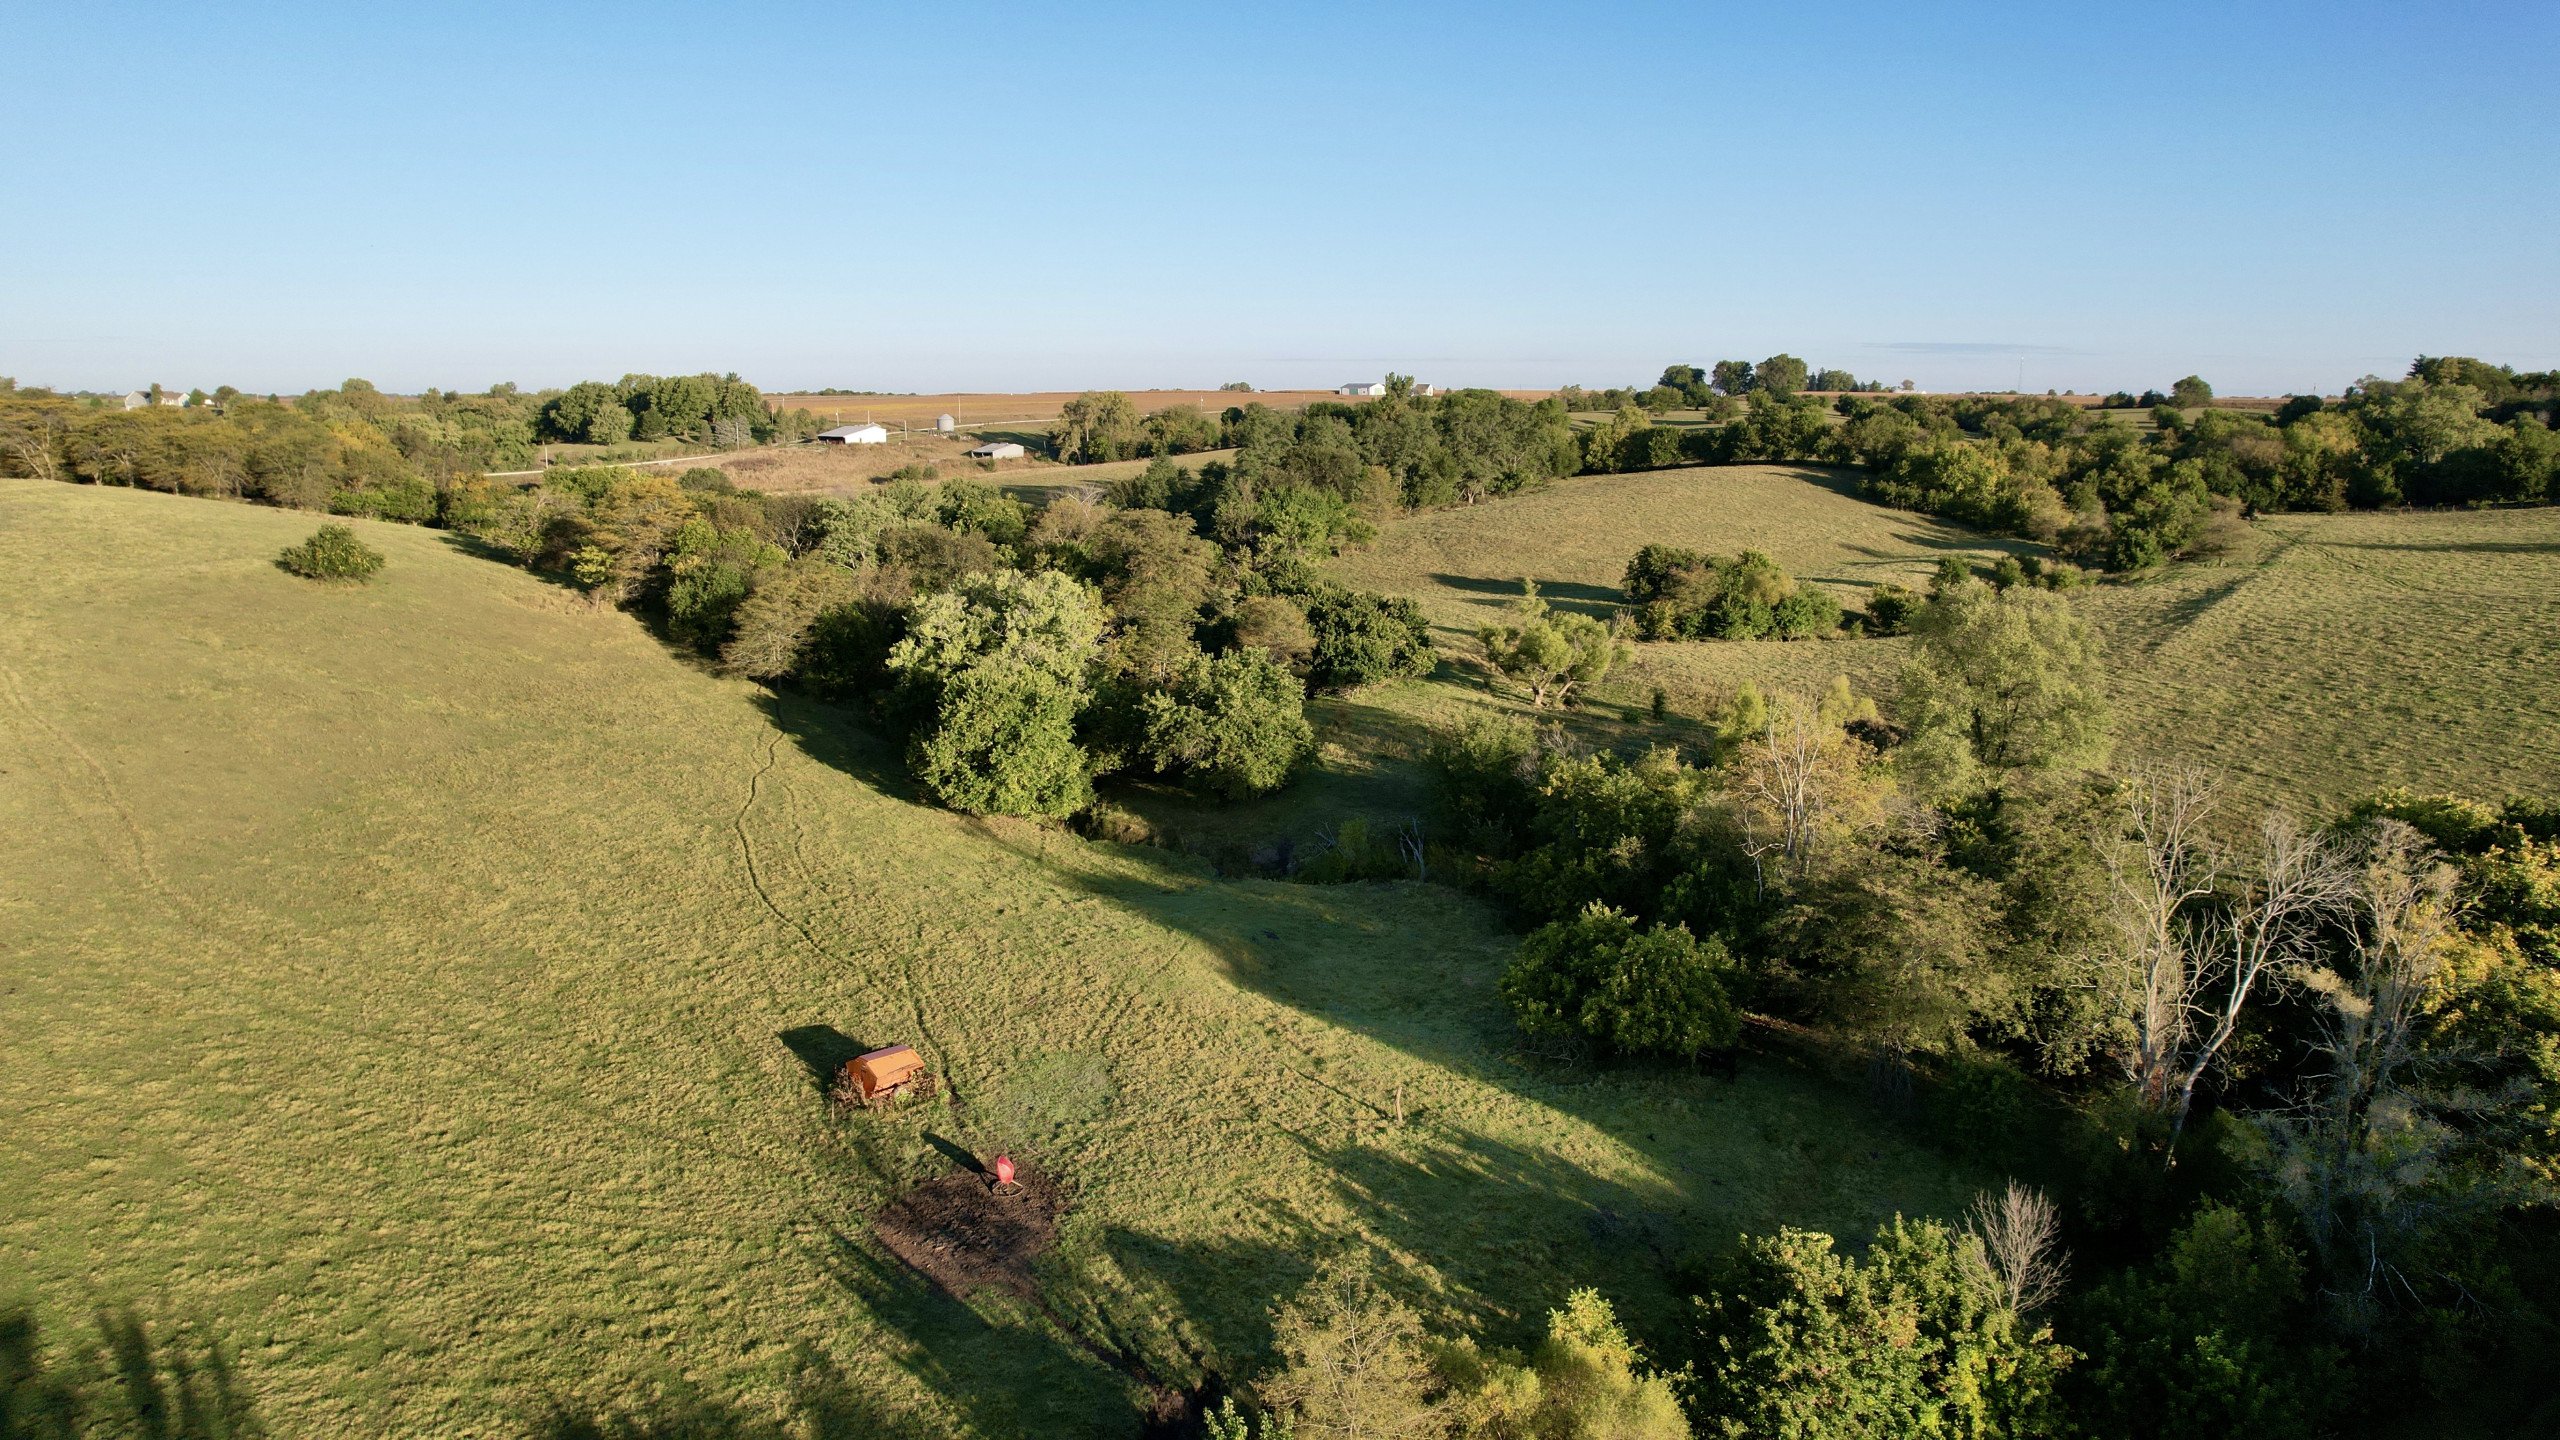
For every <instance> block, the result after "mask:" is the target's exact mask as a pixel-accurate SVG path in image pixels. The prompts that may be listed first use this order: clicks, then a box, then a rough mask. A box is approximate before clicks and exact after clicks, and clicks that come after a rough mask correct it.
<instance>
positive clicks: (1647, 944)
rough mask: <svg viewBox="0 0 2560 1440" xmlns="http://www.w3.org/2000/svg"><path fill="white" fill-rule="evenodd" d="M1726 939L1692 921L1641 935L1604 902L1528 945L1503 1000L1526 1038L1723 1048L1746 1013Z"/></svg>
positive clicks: (1546, 929) (1672, 1049)
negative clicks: (1693, 927) (1736, 998)
mask: <svg viewBox="0 0 2560 1440" xmlns="http://www.w3.org/2000/svg"><path fill="white" fill-rule="evenodd" d="M1727 968H1728V961H1727V959H1726V956H1725V949H1724V942H1722V941H1721V940H1718V939H1716V938H1715V937H1713V936H1709V937H1708V938H1707V939H1705V940H1704V941H1701V940H1699V939H1698V938H1697V937H1695V936H1693V935H1691V934H1690V933H1689V929H1688V927H1687V926H1685V925H1655V926H1652V927H1650V928H1648V929H1642V930H1639V929H1638V928H1637V927H1636V922H1635V920H1634V919H1633V918H1632V917H1630V916H1629V915H1627V913H1626V912H1624V911H1622V910H1615V909H1611V908H1610V907H1609V906H1607V905H1603V904H1601V903H1599V902H1597V901H1594V902H1592V903H1591V904H1590V905H1589V906H1588V907H1586V908H1585V909H1584V910H1583V912H1582V913H1581V914H1580V915H1578V916H1575V917H1574V918H1572V919H1570V920H1558V921H1555V922H1554V923H1552V924H1548V925H1543V926H1540V927H1539V928H1538V929H1536V930H1534V931H1532V932H1530V934H1529V937H1528V938H1527V939H1525V940H1523V941H1521V942H1520V954H1519V957H1518V958H1517V959H1515V960H1513V961H1512V962H1511V966H1510V968H1509V969H1507V970H1505V971H1504V972H1503V975H1502V987H1501V988H1502V998H1503V1001H1504V1003H1506V1004H1507V1005H1509V1006H1510V1007H1511V1016H1512V1019H1513V1020H1515V1021H1517V1022H1518V1023H1519V1026H1520V1028H1521V1030H1522V1031H1524V1032H1525V1033H1527V1034H1529V1035H1532V1036H1537V1037H1540V1038H1545V1039H1563V1040H1571V1041H1575V1042H1578V1043H1588V1044H1591V1045H1594V1046H1596V1047H1597V1048H1599V1049H1600V1050H1602V1051H1603V1052H1606V1053H1609V1054H1613V1055H1621V1056H1630V1057H1652V1058H1658V1059H1665V1060H1692V1059H1695V1058H1697V1057H1698V1056H1700V1055H1702V1054H1704V1053H1706V1052H1707V1051H1709V1050H1721V1049H1723V1048H1725V1047H1727V1046H1729V1045H1731V1044H1732V1043H1733V1041H1734V1037H1735V1036H1736V1035H1737V1034H1739V1033H1740V1031H1741V1027H1742V1017H1741V1016H1740V1014H1739V1013H1738V1012H1737V1011H1736V1010H1735V1009H1734V1006H1733V1001H1732V1000H1731V999H1730V998H1729V997H1728V996H1727V994H1726V992H1725V985H1724V972H1725V970H1726V969H1727Z"/></svg>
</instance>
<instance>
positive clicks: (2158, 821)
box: [1430, 578, 2560, 1436]
mask: <svg viewBox="0 0 2560 1440" xmlns="http://www.w3.org/2000/svg"><path fill="white" fill-rule="evenodd" d="M1908 623H1909V626H1910V628H1911V630H1912V632H1913V634H1914V635H1915V637H1916V642H1915V646H1914V655H1913V658H1912V660H1911V662H1910V664H1909V667H1908V669H1907V671H1906V673H1905V674H1904V675H1903V676H1902V677H1901V682H1900V685H1899V689H1898V694H1897V695H1896V697H1895V699H1894V702H1893V704H1892V705H1891V707H1890V709H1889V710H1880V709H1879V707H1878V706H1876V705H1875V704H1874V703H1873V702H1871V701H1868V700H1865V699H1863V698H1861V697H1858V696H1856V695H1855V694H1853V693H1852V691H1851V690H1850V687H1849V686H1848V684H1847V682H1845V681H1842V682H1837V683H1835V684H1834V686H1833V687H1832V689H1831V690H1830V691H1829V692H1828V693H1827V694H1825V695H1822V696H1818V697H1814V696H1795V695H1774V696H1764V695H1762V694H1760V693H1759V692H1757V691H1756V690H1753V689H1750V688H1748V687H1746V688H1745V689H1744V690H1743V691H1742V692H1741V693H1740V694H1739V695H1738V696H1737V697H1736V698H1735V699H1734V700H1733V702H1732V703H1731V704H1730V705H1729V706H1728V707H1727V708H1726V710H1725V711H1724V713H1723V714H1722V715H1721V716H1719V717H1717V724H1716V726H1715V728H1714V731H1713V735H1712V738H1711V739H1710V740H1709V741H1708V742H1707V743H1705V744H1704V745H1703V746H1702V747H1696V748H1694V749H1693V750H1692V751H1691V752H1689V753H1683V752H1681V751H1677V750H1674V749H1671V748H1668V747H1662V748H1656V749H1653V750H1650V751H1647V752H1645V753H1642V754H1640V755H1634V756H1621V755H1616V754H1609V753H1597V754H1586V753H1580V752H1578V751H1577V750H1575V749H1574V748H1573V747H1571V746H1568V745H1566V744H1564V743H1562V742H1561V741H1560V740H1559V739H1557V738H1555V737H1553V736H1547V735H1541V734H1540V733H1538V732H1536V731H1533V730H1532V729H1530V728H1529V727H1527V726H1525V725H1522V724H1518V723H1515V722H1510V721H1504V720H1493V719H1488V720H1483V721H1479V722H1477V723H1475V724H1473V725H1470V726H1468V727H1465V728H1463V729H1460V730H1457V731H1454V732H1451V733H1448V734H1446V735H1444V736H1443V737H1442V738H1441V739H1440V740H1439V741H1438V742H1437V744H1436V745H1435V747H1434V750H1433V753H1432V756H1431V760H1430V765H1431V768H1432V771H1433V773H1434V775H1435V777H1436V783H1437V786H1438V790H1439V793H1440V796H1441V803H1440V808H1441V818H1440V821H1439V824H1440V826H1441V832H1440V833H1441V834H1443V835H1444V836H1446V837H1448V838H1449V840H1450V842H1451V843H1450V844H1449V845H1447V846H1443V847H1435V849H1436V858H1435V860H1434V862H1433V863H1434V864H1435V865H1436V866H1438V867H1439V868H1440V870H1441V872H1442V873H1444V874H1456V875H1460V876H1464V877H1467V878H1469V879H1470V880H1471V881H1472V883H1475V884H1477V885H1478V886H1479V887H1480V888H1481V889H1482V890H1483V892H1484V893H1485V894H1486V895H1487V896H1488V897H1489V898H1490V899H1492V900H1493V901H1494V903H1496V904H1497V905H1499V906H1501V907H1502V908H1503V909H1504V910H1505V911H1506V912H1507V913H1508V914H1509V915H1510V916H1511V917H1512V918H1513V920H1514V922H1515V923H1516V924H1517V925H1518V926H1519V927H1520V928H1521V929H1522V930H1523V931H1524V932H1525V934H1526V938H1525V940H1524V942H1523V944H1522V946H1521V949H1520V952H1519V955H1518V958H1517V959H1516V960H1515V962H1514V963H1513V965H1512V967H1511V969H1510V971H1509V973H1508V974H1506V976H1505V977H1504V979H1503V982H1502V987H1501V988H1502V993H1503V995H1504V997H1505V999H1506V1000H1507V1001H1508V1002H1509V1004H1510V1005H1511V1007H1512V1010H1513V1013H1514V1015H1515V1016H1516V1018H1517V1020H1518V1022H1519V1025H1520V1029H1521V1031H1522V1033H1523V1035H1524V1036H1525V1037H1526V1038H1527V1041H1528V1043H1529V1044H1530V1045H1531V1047H1532V1048H1533V1049H1535V1050H1538V1051H1541V1052H1543V1053H1545V1054H1546V1055H1548V1056H1549V1057H1550V1058H1551V1060H1552V1061H1553V1063H1559V1064H1569V1065H1589V1064H1594V1063H1607V1062H1616V1063H1629V1062H1646V1063H1660V1062H1662V1061H1666V1060H1668V1061H1682V1060H1691V1059H1696V1058H1699V1057H1702V1056H1710V1055H1713V1054H1714V1053H1715V1052H1717V1051H1719V1050H1720V1049H1722V1048H1723V1047H1727V1046H1730V1045H1731V1044H1732V1043H1733V1042H1734V1038H1735V1036H1736V1034H1737V1033H1738V1031H1739V1028H1740V1026H1739V1020H1738V1017H1739V1015H1740V1014H1741V1013H1742V1012H1745V1011H1748V1012H1754V1013H1758V1014H1761V1015H1767V1016H1772V1017H1776V1018H1777V1019H1780V1020H1783V1021H1788V1022H1793V1023H1794V1024H1797V1025H1801V1026H1807V1027H1811V1028H1812V1029H1813V1031H1815V1032H1816V1033H1818V1034H1819V1035H1821V1036H1823V1037H1826V1039H1827V1042H1828V1043H1830V1044H1832V1045H1835V1046H1839V1047H1843V1048H1845V1049H1847V1050H1849V1051H1850V1052H1852V1053H1864V1054H1866V1055H1869V1056H1871V1057H1873V1060H1872V1068H1871V1073H1872V1075H1873V1076H1874V1077H1875V1083H1876V1085H1877V1093H1878V1094H1879V1096H1880V1098H1883V1099H1885V1100H1886V1101H1887V1103H1891V1104H1899V1105H1904V1106H1909V1107H1916V1108H1917V1109H1918V1110H1919V1112H1920V1113H1921V1115H1922V1117H1923V1120H1924V1123H1926V1124H1927V1125H1928V1126H1929V1127H1930V1129H1931V1130H1932V1131H1933V1133H1935V1134H1936V1135H1938V1136H1939V1137H1940V1138H1941V1139H1942V1141H1943V1142H1945V1143H1950V1144H1953V1145H1957V1146H1959V1147H1962V1148H1966V1149H1969V1150H1971V1151H1972V1152H1973V1153H1974V1154H1975V1156H1976V1158H1978V1159H1980V1160H1982V1161H1985V1162H1987V1163H1991V1164H1995V1165H2000V1166H2006V1167H2010V1168H2013V1169H2016V1170H2023V1171H2029V1172H2041V1173H2044V1174H2047V1175H2050V1176H2053V1177H2057V1179H2058V1181H2059V1182H2060V1183H2058V1184H2057V1186H2056V1188H2057V1190H2058V1192H2059V1194H2058V1197H2057V1199H2047V1198H2046V1197H2045V1196H2044V1195H2043V1194H2042V1193H2040V1192H2036V1191H2033V1190H2031V1189H2026V1188H2019V1189H2016V1190H2014V1191H2012V1192H2009V1193H2006V1194H2002V1195H1994V1196H1987V1197H1985V1202H1984V1205H1983V1207H1982V1209H1981V1211H1980V1212H1979V1213H1978V1214H1977V1215H1976V1216H1975V1217H1974V1219H1973V1220H1972V1221H1971V1222H1970V1223H1968V1224H1967V1225H1965V1226H1962V1227H1955V1228H1950V1227H1947V1226H1942V1225H1935V1224H1902V1223H1896V1224H1893V1225H1889V1226H1887V1227H1886V1229H1885V1230H1884V1231H1883V1232H1881V1233H1879V1234H1878V1235H1877V1236H1876V1237H1875V1238H1874V1241H1873V1243H1872V1244H1870V1245H1869V1246H1868V1247H1867V1248H1866V1250H1865V1253H1864V1254H1863V1256H1860V1257H1858V1258H1850V1257H1849V1256H1847V1255H1844V1254H1842V1253H1839V1252H1838V1251H1837V1250H1836V1249H1835V1248H1834V1241H1833V1239H1832V1237H1829V1236H1825V1235H1819V1234H1811V1233H1807V1232H1800V1231H1780V1232H1777V1233H1775V1234H1772V1235H1764V1236H1757V1237H1750V1238H1748V1239H1747V1240H1746V1241H1745V1243H1744V1244H1743V1245H1742V1246H1741V1248H1740V1249H1739V1250H1733V1249H1728V1248H1726V1247H1725V1244H1724V1242H1725V1241H1726V1239H1727V1238H1728V1237H1722V1236H1700V1237H1695V1243H1696V1245H1697V1246H1698V1248H1699V1250H1700V1251H1701V1253H1702V1255H1704V1256H1705V1258H1704V1259H1702V1260H1701V1261H1700V1263H1699V1264H1698V1266H1697V1267H1696V1268H1695V1269H1693V1271H1692V1272H1691V1273H1692V1279H1693V1284H1694V1286H1695V1289H1696V1291H1697V1294H1698V1295H1699V1297H1700V1298H1699V1306H1698V1310H1697V1312H1696V1322H1695V1324H1694V1326H1693V1327H1692V1328H1691V1330H1690V1331H1689V1333H1688V1335H1687V1337H1686V1343H1687V1344H1688V1346H1689V1347H1690V1348H1689V1349H1688V1351H1687V1353H1686V1355H1685V1356H1682V1355H1680V1354H1679V1353H1678V1352H1676V1351H1675V1352H1673V1358H1675V1359H1679V1358H1685V1359H1686V1360H1687V1361H1688V1363H1689V1365H1690V1366H1691V1367H1692V1373H1693V1376H1694V1382H1693V1384H1692V1386H1691V1387H1690V1389H1689V1390H1688V1400H1689V1406H1688V1408H1689V1415H1690V1418H1691V1419H1692V1420H1693V1421H1695V1422H1696V1423H1697V1425H1698V1428H1699V1429H1700V1430H1701V1431H1702V1432H1705V1433H1717V1434H1763V1433H1772V1434H1775V1433H1784V1434H1799V1435H1822V1436H1828V1435H1843V1436H1846V1435H1867V1434H1905V1433H1941V1432H1948V1433H1974V1434H2040V1433H2087V1434H2091V1435H2102V1436H2132V1435H2150V1434H2165V1433H2179V1432H2192V1433H2242V1432H2246V1433H2251V1434H2276V1435H2304V1436H2307V1435H2319V1434H2331V1433H2358V1432H2361V1431H2363V1430H2365V1429H2366V1428H2367V1427H2369V1426H2377V1425H2388V1424H2391V1423H2397V1422H2399V1421H2403V1420H2407V1419H2411V1418H2415V1417H2421V1416H2426V1415H2429V1414H2432V1413H2435V1412H2436V1411H2437V1410H2438V1409H2440V1408H2444V1407H2448V1406H2452V1405H2453V1404H2454V1397H2457V1396H2464V1397H2466V1398H2464V1400H2463V1401H2462V1404H2463V1405H2464V1406H2467V1407H2469V1408H2471V1409H2473V1411H2474V1413H2476V1414H2478V1415H2480V1416H2481V1420H2482V1423H2484V1424H2487V1425H2489V1426H2491V1427H2492V1428H2495V1427H2497V1426H2499V1425H2510V1426H2512V1425H2526V1424H2527V1422H2528V1419H2529V1417H2531V1416H2532V1415H2533V1414H2534V1413H2535V1411H2534V1407H2535V1406H2536V1405H2541V1406H2543V1412H2542V1414H2541V1419H2542V1420H2543V1421H2545V1422H2547V1421H2548V1419H2549V1418H2550V1416H2549V1413H2548V1411H2549V1408H2550V1407H2549V1402H2548V1401H2546V1400H2542V1399H2538V1398H2537V1397H2536V1396H2534V1395H2532V1394H2526V1395H2520V1396H2503V1395H2483V1394H2481V1393H2480V1392H2478V1391H2477V1389H2476V1387H2477V1386H2478V1385H2479V1384H2480V1383H2481V1382H2482V1381H2484V1380H2485V1379H2486V1378H2487V1377H2489V1376H2492V1375H2495V1374H2498V1373H2500V1372H2501V1371H2502V1370H2503V1369H2505V1368H2506V1367H2510V1366H2513V1365H2515V1364H2518V1363H2521V1362H2522V1361H2523V1357H2525V1356H2528V1355H2531V1354H2533V1353H2536V1352H2537V1351H2545V1352H2547V1350H2548V1347H2550V1346H2551V1345H2552V1344H2553V1343H2555V1341H2560V1307H2555V1306H2554V1305H2553V1304H2552V1302H2551V1299H2550V1297H2551V1295H2553V1294H2555V1293H2560V1290H2555V1289H2553V1288H2552V1284H2553V1281H2554V1279H2555V1278H2560V1264H2555V1261H2560V1255H2555V1251H2554V1246H2553V1242H2552V1240H2551V1237H2550V1234H2549V1228H2548V1215H2549V1207H2550V1205H2551V1204H2552V1202H2553V1200H2554V1199H2555V1197H2560V1189H2556V1188H2555V1186H2560V809H2555V808H2553V807H2551V806H2548V805H2540V804H2531V803H2525V802H2509V803H2508V804H2506V805H2504V806H2483V805H2479V804H2475V803H2471V802H2468V801H2463V800H2458V799H2445V798H2424V797H2416V796H2410V795H2406V794H2394V795H2389V796H2384V797H2382V798H2380V799H2377V800H2375V801H2373V802H2371V803H2368V804H2366V805H2363V806H2360V807H2358V808H2357V809H2356V810H2354V811H2353V812H2351V813H2348V814H2345V815H2342V816H2338V817H2334V818H2333V819H2329V820H2325V821H2305V820H2303V819H2300V818H2297V817H2294V816H2291V815H2287V814H2284V813H2282V812H2267V813H2265V814H2261V815H2256V816H2251V815H2247V814H2243V813H2239V812H2238V811H2237V809H2236V808H2235V807H2231V806H2228V805H2226V804H2224V803H2222V801H2221V800H2220V798H2219V797H2218V795H2217V794H2216V790H2215V786H2214V784H2213V782H2212V781H2211V779H2210V777H2208V776H2204V775H2201V774H2199V773H2196V772H2194V771H2190V770H2181V769H2176V768H2168V767H2143V766H2136V767H2128V768H2124V769H2120V770H2110V769H2107V768H2104V767H2105V762H2106V760H2107V757H2108V755H2109V753H2110V746H2109V738H2108V725H2107V713H2106V706H2105V703H2104V700H2103V694H2104V684H2103V676H2102V674H2101V672H2100V660H2099V656H2098V654H2097V649H2096V645H2095V642H2094V639H2093V637H2092V636H2091V633H2090V632H2089V630H2088V627H2087V625H2086V623H2085V622H2084V621H2083V620H2081V619H2080V618H2079V617H2078V616H2077V615H2076V614H2075V613H2074V612H2073V610H2072V609H2071V608H2070V606H2069V604H2068V603H2067V601H2066V600H2065V599H2064V598H2063V597H2061V596H2058V595H2055V594H2053V593H2051V592H2049V591H2046V590H2043V589H2039V588H2036V587H2032V586H2023V585H2018V586H2012V587H2010V588H2008V589H2006V590H2000V589H1995V588H1994V587H1992V586H1991V585H1989V584H1987V583H1984V582H1981V581H1971V580H1956V579H1953V578H1950V579H1949V580H1948V581H1947V582H1945V583H1943V584H1942V585H1941V586H1940V587H1939V589H1938V590H1937V592H1936V594H1935V596H1934V598H1932V599H1931V600H1929V601H1928V602H1926V603H1924V604H1921V605H1919V606H1918V607H1917V608H1916V609H1915V610H1914V612H1913V613H1912V614H1911V615H1910V616H1909V620H1908ZM1905 1095H1907V1096H1908V1097H1909V1098H1907V1099H1902V1100H1897V1099H1895V1098H1894V1097H1896V1096H1905ZM1860 1238H1863V1237H1860ZM2065 1249H2067V1250H2069V1251H2070V1252H2071V1254H2072V1255H2073V1256H2075V1257H2076V1262H2077V1263H2076V1264H2074V1265H2073V1266H2071V1267H2069V1269H2068V1271H2067V1273H2066V1269H2065V1267H2064V1266H2063V1265H2062V1264H2061V1255H2062V1252H2063V1251H2064V1250H2065ZM1968 1374H1971V1375H1985V1374H1990V1375H1999V1376H2002V1377H2004V1379H2003V1380H2002V1382H2001V1383H2000V1384H1998V1385H1994V1386H1989V1387H1977V1386H1972V1385H1968V1384H1960V1383H1957V1377H1960V1376H1964V1375H1968ZM2351 1374H2352V1375H2355V1376H2359V1377H2362V1379H2361V1380H2360V1382H2359V1383H2358V1384H2357V1386H2356V1388H2355V1389H2354V1390H2353V1391H2350V1390H2348V1389H2347V1388H2346V1377H2347V1376H2349V1375H2351ZM2527 1428H2530V1427H2529V1425H2528V1427H2527Z"/></svg>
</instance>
